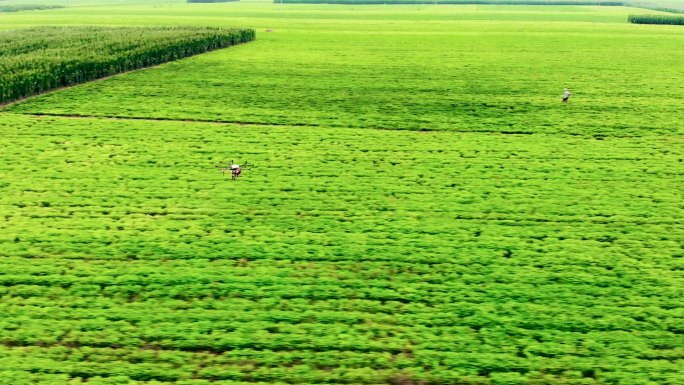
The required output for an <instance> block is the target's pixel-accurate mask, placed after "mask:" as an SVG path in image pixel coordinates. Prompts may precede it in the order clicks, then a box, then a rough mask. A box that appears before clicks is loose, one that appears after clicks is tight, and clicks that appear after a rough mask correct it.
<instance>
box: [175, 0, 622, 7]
mask: <svg viewBox="0 0 684 385" xmlns="http://www.w3.org/2000/svg"><path fill="white" fill-rule="evenodd" d="M188 2H190V1H188ZM273 2H274V3H281V2H282V3H303V4H500V5H600V6H605V7H607V6H624V5H625V3H624V2H621V1H598V0H595V1H587V0H434V1H431V0H282V1H281V0H273Z"/></svg>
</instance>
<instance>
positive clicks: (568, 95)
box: [563, 88, 572, 104]
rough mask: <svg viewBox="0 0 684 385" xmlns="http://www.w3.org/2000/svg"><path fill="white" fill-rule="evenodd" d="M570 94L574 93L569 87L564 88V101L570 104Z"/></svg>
mask: <svg viewBox="0 0 684 385" xmlns="http://www.w3.org/2000/svg"><path fill="white" fill-rule="evenodd" d="M570 95H572V94H571V93H570V91H569V90H568V89H567V88H565V89H563V103H565V104H568V99H570Z"/></svg>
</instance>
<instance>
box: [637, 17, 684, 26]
mask: <svg viewBox="0 0 684 385" xmlns="http://www.w3.org/2000/svg"><path fill="white" fill-rule="evenodd" d="M628 20H629V22H630V23H634V24H671V25H684V16H676V15H629V18H628Z"/></svg>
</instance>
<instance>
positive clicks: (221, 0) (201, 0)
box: [187, 0, 240, 3]
mask: <svg viewBox="0 0 684 385" xmlns="http://www.w3.org/2000/svg"><path fill="white" fill-rule="evenodd" d="M234 1H240V0H187V2H188V3H230V2H234Z"/></svg>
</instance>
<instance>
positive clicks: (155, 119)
mask: <svg viewBox="0 0 684 385" xmlns="http://www.w3.org/2000/svg"><path fill="white" fill-rule="evenodd" d="M2 113H6V114H15V115H25V116H34V117H42V116H50V117H58V118H65V119H102V120H104V119H111V120H124V121H125V120H140V121H149V122H177V123H206V124H221V125H236V126H250V127H282V128H286V127H302V128H321V129H355V130H376V131H405V132H425V133H427V132H430V133H459V134H478V133H479V134H500V135H547V136H548V135H557V136H579V137H586V138H590V137H593V138H597V137H600V138H601V139H603V138H643V136H640V135H607V134H583V133H578V132H534V131H509V130H450V129H434V128H407V127H396V128H391V127H354V126H335V125H320V124H310V123H287V124H285V123H282V124H281V123H264V122H249V121H239V120H235V121H228V120H213V119H182V118H164V117H150V116H120V115H85V114H59V113H52V112H14V111H7V110H5V111H0V114H2ZM656 136H658V135H656Z"/></svg>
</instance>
